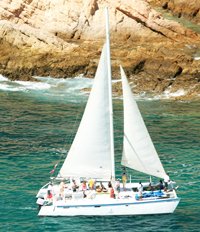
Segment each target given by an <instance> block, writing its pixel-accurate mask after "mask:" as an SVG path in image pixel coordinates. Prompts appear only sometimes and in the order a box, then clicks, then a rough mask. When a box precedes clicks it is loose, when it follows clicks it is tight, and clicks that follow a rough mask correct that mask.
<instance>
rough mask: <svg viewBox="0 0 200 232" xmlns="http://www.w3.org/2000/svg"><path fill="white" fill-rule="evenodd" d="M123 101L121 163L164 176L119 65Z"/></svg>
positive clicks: (147, 172) (150, 173) (153, 174)
mask: <svg viewBox="0 0 200 232" xmlns="http://www.w3.org/2000/svg"><path fill="white" fill-rule="evenodd" d="M120 70H121V78H122V88H123V102H124V140H123V154H122V162H121V163H122V165H124V166H126V167H129V168H131V169H134V170H137V171H140V172H143V173H146V174H148V175H152V176H157V177H160V178H164V176H165V175H166V173H165V170H164V168H163V166H162V163H161V162H160V159H159V157H158V154H157V152H156V150H155V147H154V145H153V142H152V140H151V138H150V135H149V133H148V131H147V128H146V126H145V124H144V121H143V119H142V116H141V113H140V111H139V109H138V106H137V103H136V102H135V100H134V97H133V94H132V91H131V89H130V86H129V84H128V80H127V78H126V75H125V73H124V70H123V68H122V67H121V66H120Z"/></svg>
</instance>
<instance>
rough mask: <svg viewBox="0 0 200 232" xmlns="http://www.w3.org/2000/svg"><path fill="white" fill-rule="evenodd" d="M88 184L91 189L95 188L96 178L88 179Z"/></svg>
mask: <svg viewBox="0 0 200 232" xmlns="http://www.w3.org/2000/svg"><path fill="white" fill-rule="evenodd" d="M88 186H89V189H90V190H93V189H95V180H94V179H92V178H91V179H89V180H88Z"/></svg>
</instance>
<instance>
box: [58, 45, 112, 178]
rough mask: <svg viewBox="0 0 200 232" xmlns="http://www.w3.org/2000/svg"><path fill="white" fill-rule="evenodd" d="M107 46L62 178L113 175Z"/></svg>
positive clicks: (62, 169)
mask: <svg viewBox="0 0 200 232" xmlns="http://www.w3.org/2000/svg"><path fill="white" fill-rule="evenodd" d="M106 57H107V51H106V45H104V47H103V50H102V54H101V58H100V62H99V65H98V68H97V72H96V75H95V79H94V84H93V88H92V90H91V93H90V96H89V99H88V103H87V105H86V108H85V112H84V114H83V117H82V120H81V123H80V125H79V129H78V131H77V134H76V136H75V139H74V141H73V143H72V146H71V148H70V150H69V152H68V155H67V158H66V160H65V162H64V164H63V166H62V168H61V170H60V175H61V176H62V177H85V178H90V177H92V178H103V179H107V180H109V179H110V178H111V175H112V162H113V161H112V157H111V152H112V144H113V142H112V141H111V138H112V136H110V133H112V131H111V129H112V125H110V123H112V122H110V120H111V119H110V117H109V114H110V109H109V104H110V102H109V94H110V92H109V86H110V84H109V83H108V82H109V81H111V80H109V78H108V75H109V74H108V63H107V58H106Z"/></svg>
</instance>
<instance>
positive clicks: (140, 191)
mask: <svg viewBox="0 0 200 232" xmlns="http://www.w3.org/2000/svg"><path fill="white" fill-rule="evenodd" d="M142 192H143V185H142V183H141V181H140V182H139V186H138V194H139V197H140V199H142Z"/></svg>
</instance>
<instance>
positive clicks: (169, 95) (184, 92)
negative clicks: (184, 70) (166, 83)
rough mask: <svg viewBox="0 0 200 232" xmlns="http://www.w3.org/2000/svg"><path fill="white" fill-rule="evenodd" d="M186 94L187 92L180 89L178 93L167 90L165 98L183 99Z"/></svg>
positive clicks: (164, 94)
mask: <svg viewBox="0 0 200 232" xmlns="http://www.w3.org/2000/svg"><path fill="white" fill-rule="evenodd" d="M186 93H187V92H186V91H185V90H183V89H179V90H177V91H176V92H171V91H170V90H165V91H164V93H163V97H166V98H171V97H181V96H184V95H186Z"/></svg>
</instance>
